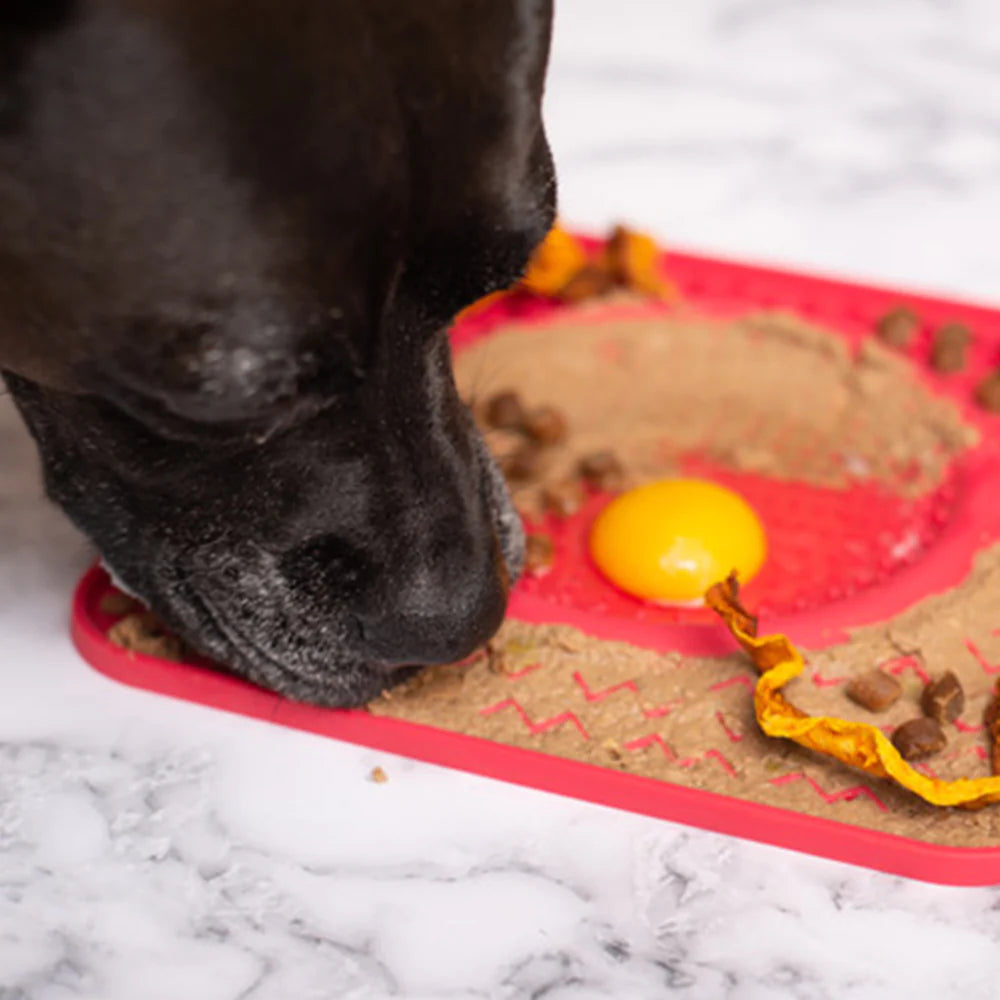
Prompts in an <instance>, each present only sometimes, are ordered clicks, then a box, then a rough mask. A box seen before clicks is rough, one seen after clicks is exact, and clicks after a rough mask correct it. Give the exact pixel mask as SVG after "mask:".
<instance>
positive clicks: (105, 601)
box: [97, 590, 139, 618]
mask: <svg viewBox="0 0 1000 1000" xmlns="http://www.w3.org/2000/svg"><path fill="white" fill-rule="evenodd" d="M97 607H98V609H99V610H100V612H101V614H102V615H113V616H114V617H116V618H117V617H118V616H119V615H125V614H128V612H129V611H135V610H136V609H137V608H138V607H139V602H138V601H137V600H136V599H135V598H134V597H131V596H130V595H129V594H125V593H123V592H122V591H120V590H109V591H108V592H107V593H105V594H103V595H102V596H101V599H100V601H99V602H98V604H97Z"/></svg>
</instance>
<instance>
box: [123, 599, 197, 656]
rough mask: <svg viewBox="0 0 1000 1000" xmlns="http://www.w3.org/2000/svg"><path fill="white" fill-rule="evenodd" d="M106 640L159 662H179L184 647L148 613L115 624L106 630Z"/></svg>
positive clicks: (129, 617) (125, 618)
mask: <svg viewBox="0 0 1000 1000" xmlns="http://www.w3.org/2000/svg"><path fill="white" fill-rule="evenodd" d="M108 640H109V641H110V642H112V643H114V645H116V646H120V647H121V648H122V649H127V650H128V651H129V652H132V653H142V654H143V655H144V656H156V657H159V658H160V659H161V660H174V661H175V662H178V663H179V662H180V661H181V660H183V658H184V647H183V646H182V645H181V641H180V639H178V638H177V636H175V635H171V634H170V633H169V632H168V631H167V630H166V629H165V628H164V627H163V625H162V624H161V623H160V622H159V620H158V619H157V618H156V616H155V615H153V614H151V613H150V612H148V611H144V612H142V613H133V614H129V615H126V616H125V617H124V618H122V619H120V620H119V621H117V622H115V624H114V625H112V626H111V628H109V629H108Z"/></svg>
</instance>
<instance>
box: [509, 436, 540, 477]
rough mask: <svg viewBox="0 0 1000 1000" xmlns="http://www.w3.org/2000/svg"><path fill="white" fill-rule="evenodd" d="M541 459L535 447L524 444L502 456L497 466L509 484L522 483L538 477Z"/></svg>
mask: <svg viewBox="0 0 1000 1000" xmlns="http://www.w3.org/2000/svg"><path fill="white" fill-rule="evenodd" d="M541 458H542V456H541V452H540V451H539V450H538V447H537V446H536V445H534V444H530V443H525V444H522V445H518V447H516V448H515V449H514V450H513V451H512V452H510V453H509V454H507V455H504V456H503V457H502V458H501V459H499V462H498V464H499V466H500V471H501V472H502V473H503V474H504V477H505V478H507V479H509V480H511V482H515V483H523V482H525V481H526V480H528V479H532V478H533V477H534V476H537V475H538V471H539V466H540V465H541Z"/></svg>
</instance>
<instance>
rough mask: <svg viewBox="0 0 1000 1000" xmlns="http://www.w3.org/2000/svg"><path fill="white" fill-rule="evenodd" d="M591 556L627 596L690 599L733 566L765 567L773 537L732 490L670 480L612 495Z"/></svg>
mask: <svg viewBox="0 0 1000 1000" xmlns="http://www.w3.org/2000/svg"><path fill="white" fill-rule="evenodd" d="M590 553H591V556H592V557H593V560H594V562H595V563H596V564H597V567H598V569H599V570H600V571H601V572H602V573H603V574H604V575H605V576H606V577H607V578H608V579H609V580H610V581H611V582H612V583H614V584H615V585H616V586H618V587H620V588H621V589H622V590H624V591H626V592H627V593H629V594H632V595H633V596H635V597H641V598H643V599H644V600H647V601H655V602H657V603H663V604H690V603H694V602H698V601H700V600H701V599H702V598H703V596H704V594H705V591H706V590H708V588H709V587H711V586H712V584H713V583H718V582H719V581H720V580H722V579H723V578H724V577H726V576H728V575H729V573H731V572H732V571H733V570H736V571H737V572H738V573H739V576H740V580H741V582H744V583H745V582H747V581H748V580H750V578H751V577H753V576H754V575H755V574H756V573H757V571H758V570H759V569H760V568H761V566H762V565H763V564H764V558H765V556H766V554H767V541H766V538H765V535H764V526H763V525H762V524H761V522H760V518H758V517H757V515H756V514H755V513H754V510H753V508H752V507H751V506H750V505H749V504H748V503H747V502H746V501H745V500H744V499H743V498H742V497H741V496H739V495H738V494H736V493H734V492H733V491H732V490H728V489H726V488H725V487H724V486H719V485H718V484H717V483H712V482H708V481H706V480H703V479H665V480H661V481H658V482H655V483H649V484H647V485H646V486H639V487H637V488H636V489H634V490H629V491H628V492H627V493H623V494H622V495H621V496H619V497H616V498H615V499H614V500H612V501H611V502H610V503H609V504H608V505H607V507H605V508H604V510H602V511H601V513H600V514H599V515H598V517H597V519H596V521H595V522H594V526H593V529H592V531H591V535H590Z"/></svg>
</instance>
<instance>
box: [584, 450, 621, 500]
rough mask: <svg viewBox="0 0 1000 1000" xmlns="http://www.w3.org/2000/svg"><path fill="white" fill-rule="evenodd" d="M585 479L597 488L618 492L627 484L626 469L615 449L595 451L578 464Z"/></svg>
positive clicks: (607, 491)
mask: <svg viewBox="0 0 1000 1000" xmlns="http://www.w3.org/2000/svg"><path fill="white" fill-rule="evenodd" d="M577 471H578V472H579V473H580V476H581V478H582V479H583V481H584V482H585V483H586V484H587V485H588V486H592V487H593V488H594V489H595V490H601V491H602V492H605V493H616V492H617V491H618V490H620V489H621V488H622V487H623V486H624V485H625V470H624V469H623V468H622V466H621V462H619V461H618V457H617V456H616V455H615V453H614V452H613V451H594V452H591V453H590V454H589V455H584V456H583V458H581V459H580V461H579V463H578V465H577Z"/></svg>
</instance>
